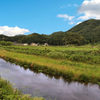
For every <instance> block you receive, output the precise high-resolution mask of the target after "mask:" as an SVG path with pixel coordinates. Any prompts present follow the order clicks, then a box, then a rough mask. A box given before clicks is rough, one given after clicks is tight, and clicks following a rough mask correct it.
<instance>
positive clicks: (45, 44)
mask: <svg viewBox="0 0 100 100" xmlns="http://www.w3.org/2000/svg"><path fill="white" fill-rule="evenodd" d="M13 44H14V45H24V46H27V45H28V43H16V42H13ZM30 45H31V46H41V44H40V43H31V44H30ZM44 46H49V45H48V43H44Z"/></svg>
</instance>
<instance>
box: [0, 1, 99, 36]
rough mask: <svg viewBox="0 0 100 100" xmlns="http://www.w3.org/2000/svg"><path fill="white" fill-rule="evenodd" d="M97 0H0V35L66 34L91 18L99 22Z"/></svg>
mask: <svg viewBox="0 0 100 100" xmlns="http://www.w3.org/2000/svg"><path fill="white" fill-rule="evenodd" d="M99 10H100V0H0V34H4V35H8V36H14V35H17V34H25V35H28V34H31V33H34V32H36V33H39V34H47V35H50V34H52V33H53V32H57V31H67V30H69V29H70V28H72V27H73V26H75V25H77V24H78V23H81V22H83V21H85V20H88V19H90V18H94V19H100V11H99Z"/></svg>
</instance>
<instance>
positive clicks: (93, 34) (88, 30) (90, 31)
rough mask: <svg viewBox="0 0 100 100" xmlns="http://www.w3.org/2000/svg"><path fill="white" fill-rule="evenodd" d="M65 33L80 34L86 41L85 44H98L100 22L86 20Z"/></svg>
mask: <svg viewBox="0 0 100 100" xmlns="http://www.w3.org/2000/svg"><path fill="white" fill-rule="evenodd" d="M66 32H71V33H78V34H80V35H81V36H83V37H84V38H85V39H86V41H87V43H95V42H100V20H95V19H90V20H86V21H84V22H82V23H80V24H78V25H76V26H74V27H73V28H71V29H70V30H68V31H66Z"/></svg>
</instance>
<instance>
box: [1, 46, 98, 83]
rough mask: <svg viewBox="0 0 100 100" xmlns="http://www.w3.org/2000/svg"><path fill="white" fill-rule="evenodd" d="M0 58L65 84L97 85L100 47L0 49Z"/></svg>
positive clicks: (4, 47)
mask: <svg viewBox="0 0 100 100" xmlns="http://www.w3.org/2000/svg"><path fill="white" fill-rule="evenodd" d="M0 49H1V50H0V57H1V58H3V59H5V60H7V61H10V62H13V63H15V64H18V65H21V66H24V67H25V68H30V69H31V70H35V71H37V72H43V73H46V74H51V75H54V76H61V77H63V78H64V79H67V80H73V81H79V82H92V83H97V84H100V46H99V45H96V46H93V47H92V45H85V46H72V45H71V46H47V47H45V46H1V47H0Z"/></svg>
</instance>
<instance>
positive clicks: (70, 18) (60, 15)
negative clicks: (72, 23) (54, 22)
mask: <svg viewBox="0 0 100 100" xmlns="http://www.w3.org/2000/svg"><path fill="white" fill-rule="evenodd" d="M57 17H60V18H64V21H66V20H67V19H68V20H72V19H73V18H74V17H75V16H69V15H67V14H58V15H57Z"/></svg>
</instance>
